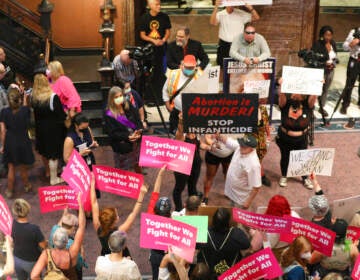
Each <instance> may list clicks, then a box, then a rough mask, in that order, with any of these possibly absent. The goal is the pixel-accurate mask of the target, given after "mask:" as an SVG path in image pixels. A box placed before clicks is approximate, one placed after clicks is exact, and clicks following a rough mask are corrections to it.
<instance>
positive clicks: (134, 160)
mask: <svg viewBox="0 0 360 280" xmlns="http://www.w3.org/2000/svg"><path fill="white" fill-rule="evenodd" d="M104 121H105V130H106V131H107V134H108V135H109V136H110V141H111V142H110V145H111V148H112V150H113V152H114V162H115V168H119V169H123V170H129V169H130V168H134V170H135V172H137V173H141V168H140V166H139V165H138V161H139V152H140V144H139V142H140V139H141V135H142V131H143V126H142V123H141V121H140V116H139V112H138V110H136V109H135V108H134V107H133V106H132V105H131V104H130V102H129V101H128V100H127V99H126V98H125V96H124V92H123V90H122V89H121V88H119V87H112V88H111V89H110V91H109V97H108V105H107V108H106V110H105V116H104Z"/></svg>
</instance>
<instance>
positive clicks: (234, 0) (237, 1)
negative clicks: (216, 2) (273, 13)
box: [220, 0, 272, 7]
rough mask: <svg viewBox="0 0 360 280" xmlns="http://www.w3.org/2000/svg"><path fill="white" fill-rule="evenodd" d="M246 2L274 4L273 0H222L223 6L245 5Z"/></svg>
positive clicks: (251, 3) (250, 3)
mask: <svg viewBox="0 0 360 280" xmlns="http://www.w3.org/2000/svg"><path fill="white" fill-rule="evenodd" d="M245 4H249V5H272V0H246V1H241V0H222V1H221V5H220V6H221V7H225V6H245Z"/></svg>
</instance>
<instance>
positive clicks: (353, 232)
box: [346, 226, 360, 242]
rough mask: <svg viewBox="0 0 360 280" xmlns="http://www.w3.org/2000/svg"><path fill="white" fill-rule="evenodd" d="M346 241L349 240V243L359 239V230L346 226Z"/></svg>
mask: <svg viewBox="0 0 360 280" xmlns="http://www.w3.org/2000/svg"><path fill="white" fill-rule="evenodd" d="M346 239H349V240H351V242H355V241H356V240H359V239H360V228H359V227H354V226H348V227H347V230H346Z"/></svg>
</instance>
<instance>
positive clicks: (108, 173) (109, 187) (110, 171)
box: [93, 165, 144, 199]
mask: <svg viewBox="0 0 360 280" xmlns="http://www.w3.org/2000/svg"><path fill="white" fill-rule="evenodd" d="M93 172H94V175H95V180H96V188H97V189H98V190H100V191H104V192H109V193H113V194H116V195H120V196H125V197H130V198H133V199H137V198H138V196H139V193H140V189H141V186H142V184H143V182H144V177H143V175H142V174H137V173H134V172H130V171H125V170H120V169H117V168H113V167H109V166H100V165H93Z"/></svg>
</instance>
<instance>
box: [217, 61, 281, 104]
mask: <svg viewBox="0 0 360 280" xmlns="http://www.w3.org/2000/svg"><path fill="white" fill-rule="evenodd" d="M268 81H270V83H269V82H268ZM265 85H268V87H267V88H265ZM250 86H252V87H253V89H254V91H251V90H250V88H249V87H250ZM259 87H261V94H260V92H259V91H257V90H259ZM255 90H256V91H255ZM224 93H258V94H259V98H262V97H268V96H273V95H274V93H275V58H268V59H267V60H264V61H262V62H260V63H259V64H252V65H246V64H245V63H244V62H241V61H238V60H235V59H230V58H225V59H224ZM270 101H271V100H270Z"/></svg>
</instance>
